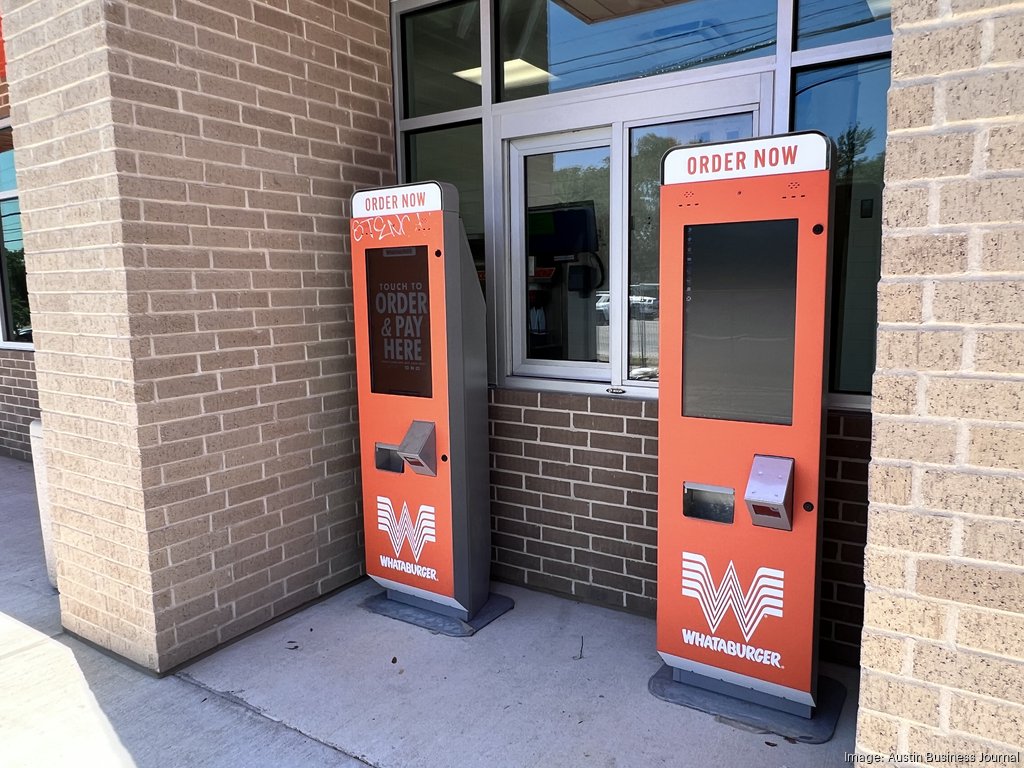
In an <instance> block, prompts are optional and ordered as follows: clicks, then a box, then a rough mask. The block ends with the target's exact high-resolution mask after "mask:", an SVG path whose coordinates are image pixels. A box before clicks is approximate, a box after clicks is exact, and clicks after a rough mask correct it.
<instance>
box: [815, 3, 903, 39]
mask: <svg viewBox="0 0 1024 768" xmlns="http://www.w3.org/2000/svg"><path fill="white" fill-rule="evenodd" d="M891 16H892V0H797V4H796V47H797V50H804V49H805V48H817V47H819V46H822V45H834V44H835V43H848V42H850V41H851V40H867V39H868V38H870V37H880V36H881V35H891V34H892V21H891Z"/></svg>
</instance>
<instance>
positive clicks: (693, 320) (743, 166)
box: [657, 133, 832, 718]
mask: <svg viewBox="0 0 1024 768" xmlns="http://www.w3.org/2000/svg"><path fill="white" fill-rule="evenodd" d="M831 158H832V147H831V142H830V141H829V140H828V139H827V138H826V137H825V136H823V135H821V134H818V133H801V134H792V135H787V136H776V137H771V138H762V139H752V140H748V141H738V142H729V143H724V144H701V145H695V146H686V147H678V148H675V149H672V150H670V151H669V152H668V153H667V154H666V155H665V158H664V161H663V169H662V171H663V175H662V179H663V186H662V188H661V308H662V309H661V340H660V344H661V373H660V394H659V399H660V405H659V483H658V493H659V501H658V631H657V634H658V651H659V653H660V654H661V656H662V658H663V659H664V660H665V662H666V664H667V665H668V666H669V667H671V668H672V678H673V680H674V681H676V682H679V683H685V684H687V685H688V686H698V687H700V688H703V689H710V690H712V691H715V692H717V693H725V694H727V695H729V696H732V697H736V698H741V699H746V700H748V701H753V702H755V703H760V704H764V705H766V706H767V707H771V708H774V709H776V710H782V711H783V712H786V713H789V714H793V715H800V716H802V717H805V718H809V717H811V716H812V714H813V711H814V707H815V705H816V669H815V666H816V623H817V622H816V607H817V585H818V560H819V554H818V551H819V539H820V531H821V518H822V515H821V503H820V496H821V494H820V475H821V444H822V431H821V426H822V389H823V373H824V360H825V354H824V350H825V309H826V288H827V271H828V259H829V250H830V249H829V242H830V236H831V234H830V213H831V195H832V170H831V166H832V162H831Z"/></svg>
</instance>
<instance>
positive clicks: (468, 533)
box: [351, 182, 511, 634]
mask: <svg viewBox="0 0 1024 768" xmlns="http://www.w3.org/2000/svg"><path fill="white" fill-rule="evenodd" d="M458 210H459V199H458V193H457V192H456V190H455V188H454V187H452V186H450V185H448V184H439V183H436V182H429V183H423V184H411V185H403V186H397V187H390V188H386V189H372V190H366V191H362V192H357V193H356V194H355V196H354V197H353V198H352V220H351V243H352V287H353V299H354V304H355V330H356V368H357V382H358V390H359V439H360V446H361V454H362V456H361V469H362V485H363V509H364V531H365V540H366V570H367V573H368V574H369V575H370V577H371V578H373V579H374V580H375V581H376V582H377V583H378V584H380V585H381V586H383V587H384V588H385V589H386V590H387V591H386V602H385V604H384V607H381V605H377V606H376V607H375V609H380V612H382V613H388V614H389V615H394V616H396V617H397V618H404V619H406V620H408V621H412V622H413V623H418V624H424V623H430V621H432V620H433V618H436V617H437V616H440V617H449V618H451V619H454V620H455V626H456V628H457V629H456V630H453V631H451V632H447V633H448V634H472V632H471V631H469V630H470V629H472V630H474V631H475V629H478V628H479V627H480V626H482V624H481V623H479V621H478V619H479V617H480V616H481V612H482V609H483V608H484V606H485V605H487V604H490V603H493V600H489V587H490V502H489V488H488V482H489V480H488V445H487V369H486V366H487V362H486V360H487V358H486V349H485V343H486V341H485V327H486V321H485V316H484V299H483V294H482V292H481V290H480V283H479V280H478V279H477V274H476V270H475V269H474V267H473V259H472V256H471V254H470V252H469V246H468V243H467V240H466V235H465V231H464V230H463V227H462V222H461V221H460V219H459V214H458ZM495 597H498V596H495ZM394 602H397V603H401V604H402V605H404V606H411V607H412V608H413V609H416V610H413V611H411V612H410V611H404V612H403V611H395V610H391V608H389V607H387V606H391V604H392V603H394ZM392 607H393V606H392ZM510 607H511V601H508V604H507V606H506V607H505V610H507V609H508V608H510ZM417 610H418V611H420V612H424V611H425V612H426V613H427V615H426V618H424V616H423V615H422V613H417V612H416V611H417ZM500 612H502V611H498V612H497V613H495V611H494V610H492V609H489V610H488V611H486V612H485V613H487V616H488V617H489V618H488V620H490V619H492V618H494V617H495V615H498V614H500ZM460 622H461V623H460ZM464 622H468V623H469V627H468V628H466V627H464V626H463V624H462V623H464ZM474 622H477V623H475V624H474ZM484 623H486V622H484ZM430 626H432V627H434V628H435V629H439V630H440V631H445V630H444V626H446V625H445V624H444V622H441V624H439V625H435V624H430ZM458 627H463V629H466V631H462V630H460V629H458Z"/></svg>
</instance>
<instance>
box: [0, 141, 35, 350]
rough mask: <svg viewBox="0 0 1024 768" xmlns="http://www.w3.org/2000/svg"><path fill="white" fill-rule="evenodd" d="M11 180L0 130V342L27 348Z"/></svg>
mask: <svg viewBox="0 0 1024 768" xmlns="http://www.w3.org/2000/svg"><path fill="white" fill-rule="evenodd" d="M17 195H18V190H17V186H16V184H15V179H14V142H13V139H12V137H11V129H10V128H3V129H0V235H2V238H3V239H2V242H0V315H2V316H0V341H2V342H13V343H23V344H30V343H31V342H32V319H31V317H30V316H29V308H28V286H27V285H26V280H25V246H24V244H23V243H22V240H21V209H20V207H19V205H18V197H17Z"/></svg>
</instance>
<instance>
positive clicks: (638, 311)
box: [604, 112, 754, 381]
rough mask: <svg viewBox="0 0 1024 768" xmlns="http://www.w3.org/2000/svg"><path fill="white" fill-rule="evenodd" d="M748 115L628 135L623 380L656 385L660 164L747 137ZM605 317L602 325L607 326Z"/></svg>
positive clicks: (656, 127)
mask: <svg viewBox="0 0 1024 768" xmlns="http://www.w3.org/2000/svg"><path fill="white" fill-rule="evenodd" d="M753 130H754V118H753V115H751V114H750V113H749V112H746V113H743V114H738V115H722V116H721V117H708V118H702V119H699V120H682V121H679V122H674V123H662V124H660V125H645V126H643V127H641V128H633V129H632V130H630V132H629V145H630V156H629V378H631V379H634V380H637V379H640V380H647V381H657V379H658V328H659V322H658V315H659V311H658V309H659V301H660V293H661V290H660V283H659V271H660V266H659V256H660V242H659V238H660V236H661V230H660V227H659V220H660V216H661V212H660V205H661V160H662V157H664V155H665V153H666V152H667V151H668V150H670V149H671V148H672V147H678V146H685V145H687V144H706V143H708V142H712V141H732V140H734V139H746V138H750V137H751V136H752V135H753ZM607 321H608V318H607V313H606V314H605V316H604V322H607Z"/></svg>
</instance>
